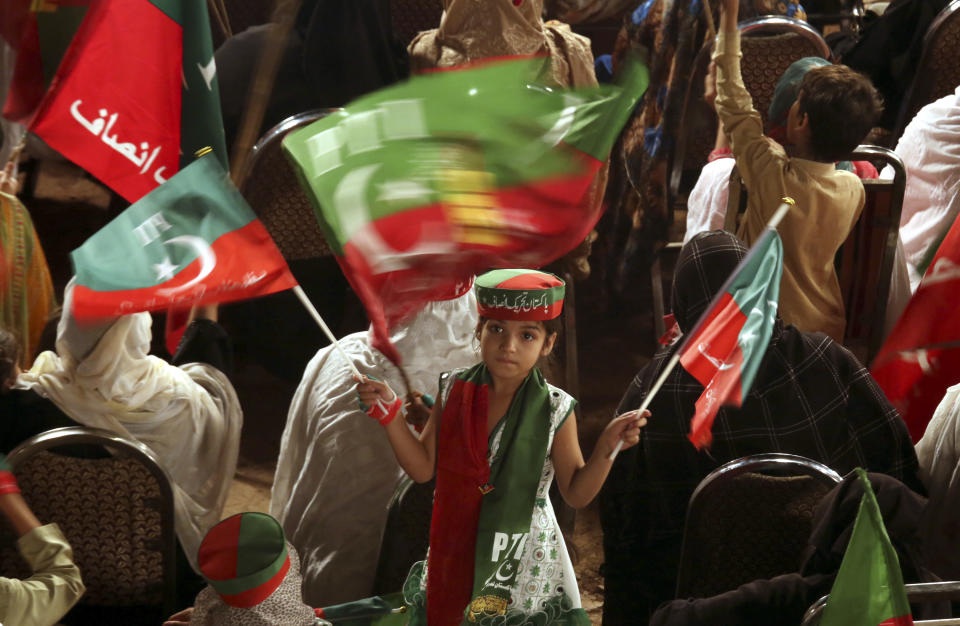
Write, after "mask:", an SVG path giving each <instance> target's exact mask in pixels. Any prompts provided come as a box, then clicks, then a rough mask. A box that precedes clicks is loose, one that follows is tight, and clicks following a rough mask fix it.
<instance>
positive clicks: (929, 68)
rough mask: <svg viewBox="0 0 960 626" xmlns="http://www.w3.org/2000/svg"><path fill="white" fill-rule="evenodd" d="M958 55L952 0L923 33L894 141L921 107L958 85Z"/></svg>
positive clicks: (959, 13)
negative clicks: (919, 53)
mask: <svg viewBox="0 0 960 626" xmlns="http://www.w3.org/2000/svg"><path fill="white" fill-rule="evenodd" d="M958 56H960V0H953V1H952V2H950V3H949V4H947V5H946V6H945V7H944V8H943V9H941V10H940V13H938V14H937V17H936V18H934V20H933V22H931V23H930V27H929V28H928V29H927V33H926V35H924V38H923V52H922V53H921V55H920V62H919V63H918V64H917V68H916V72H915V73H914V77H913V82H912V83H911V84H910V89H909V90H908V91H907V94H906V97H905V98H904V101H903V104H902V105H901V108H900V113H899V115H898V117H897V125H896V128H895V129H894V135H893V137H894V141H896V140H897V139H899V138H900V136H901V135H902V134H903V130H904V129H905V128H906V127H907V124H909V123H910V120H912V119H913V117H914V116H915V115H916V114H917V112H918V111H919V110H920V109H922V108H923V107H924V106H925V105H927V104H930V103H931V102H933V101H935V100H939V99H940V98H942V97H943V96H946V95H949V94H951V93H953V92H954V90H955V89H956V88H957V85H960V64H958V63H957V62H956V59H957V58H958Z"/></svg>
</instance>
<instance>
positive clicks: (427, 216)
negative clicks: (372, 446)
mask: <svg viewBox="0 0 960 626" xmlns="http://www.w3.org/2000/svg"><path fill="white" fill-rule="evenodd" d="M543 63H544V59H542V58H532V59H531V58H524V59H509V60H494V61H487V62H484V63H482V64H479V65H472V66H468V67H465V68H462V69H454V70H452V71H441V72H433V73H429V74H424V75H419V76H415V77H413V78H411V79H410V80H408V81H406V82H404V83H401V84H398V85H394V86H391V87H388V88H385V89H382V90H380V91H377V92H375V93H372V94H369V95H367V96H364V97H362V98H360V99H359V100H356V101H355V102H353V103H351V104H349V105H348V106H347V107H346V108H345V109H343V110H341V111H338V112H336V113H334V114H331V115H329V116H328V117H325V118H324V119H322V120H319V121H317V122H315V123H314V124H311V125H310V126H308V127H306V128H304V129H301V130H298V131H294V132H292V133H290V134H289V135H288V136H287V137H286V138H285V139H284V142H283V148H284V151H285V152H286V154H287V156H288V157H289V158H290V160H291V161H292V163H293V165H294V169H295V170H296V171H297V174H298V176H299V179H300V182H301V184H302V185H303V187H304V189H306V191H307V195H308V196H310V198H311V200H312V202H313V204H314V208H315V209H316V213H317V217H318V219H319V221H320V226H321V228H322V229H323V230H324V233H325V234H326V236H327V240H328V243H329V244H330V248H331V249H332V250H333V251H334V253H335V254H336V255H337V259H338V260H339V262H340V264H341V267H342V268H343V270H344V273H345V274H346V276H347V278H348V279H349V280H350V282H351V284H352V285H353V288H354V290H355V291H356V292H357V294H358V295H359V297H360V299H361V300H362V301H363V303H364V305H365V307H366V310H367V313H368V316H369V318H370V320H371V322H372V323H373V328H374V337H375V339H374V345H375V346H376V347H377V348H378V349H380V350H381V351H382V352H384V354H386V355H387V356H388V357H389V358H390V359H391V360H393V361H394V362H399V361H400V355H399V354H398V353H397V352H396V350H394V349H393V347H392V345H390V343H389V340H388V337H387V328H389V327H390V326H393V325H394V324H396V323H397V322H399V321H400V320H402V319H405V318H406V317H408V316H409V315H411V314H412V313H414V312H416V311H417V310H419V309H420V308H421V307H422V306H423V304H424V303H425V302H427V301H429V300H431V299H434V298H436V297H438V296H439V295H440V294H443V293H447V292H449V291H450V290H451V288H452V286H453V285H455V284H457V283H460V282H462V281H464V280H468V279H469V278H470V277H471V276H472V275H473V274H475V273H480V272H482V271H484V270H486V269H489V268H491V267H540V266H542V265H544V264H546V263H549V262H550V261H553V260H554V259H556V258H558V257H560V256H562V255H563V254H565V253H567V252H568V251H570V250H571V249H573V248H574V247H575V246H576V245H578V244H579V243H580V242H581V241H583V239H584V237H585V236H586V235H587V234H588V233H589V232H590V230H591V229H592V228H593V226H594V224H595V223H596V221H597V219H599V217H600V213H601V207H600V206H599V202H592V201H591V199H592V196H591V195H590V194H589V188H590V185H591V183H592V182H593V181H594V179H595V177H596V175H597V172H598V171H600V169H601V168H602V166H603V164H604V162H605V161H606V159H607V156H608V154H609V152H610V148H611V147H612V145H613V143H614V141H615V140H616V138H617V135H618V134H619V132H620V129H621V128H622V127H623V125H624V123H626V120H627V118H628V117H629V115H630V113H631V111H632V110H633V107H634V104H635V102H636V101H637V99H638V98H639V97H640V95H642V94H643V91H644V90H645V89H646V84H647V72H646V68H645V67H643V66H642V65H641V64H639V63H637V64H635V65H633V66H632V69H631V70H630V71H629V72H627V76H626V80H625V81H624V84H623V85H622V86H619V87H613V86H606V87H597V88H589V89H578V90H575V91H567V90H561V89H555V88H549V87H545V86H543V85H540V84H538V83H537V82H536V78H535V76H536V75H537V73H538V72H539V70H541V69H542V66H543Z"/></svg>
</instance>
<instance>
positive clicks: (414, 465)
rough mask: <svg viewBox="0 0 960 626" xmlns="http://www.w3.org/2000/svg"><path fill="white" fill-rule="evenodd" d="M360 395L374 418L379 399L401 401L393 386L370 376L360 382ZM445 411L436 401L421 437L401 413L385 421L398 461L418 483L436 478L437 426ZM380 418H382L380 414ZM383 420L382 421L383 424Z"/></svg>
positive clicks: (363, 403) (358, 388)
mask: <svg viewBox="0 0 960 626" xmlns="http://www.w3.org/2000/svg"><path fill="white" fill-rule="evenodd" d="M357 396H358V399H359V401H360V403H361V405H362V406H361V408H362V409H363V410H365V411H367V412H368V415H370V416H371V417H377V416H375V415H372V414H371V411H372V409H370V407H373V406H374V405H375V404H376V403H377V401H378V400H379V401H380V402H382V403H383V404H384V405H391V404H392V403H394V402H396V401H398V400H399V397H398V396H397V394H395V393H394V392H393V390H392V389H391V388H390V386H389V385H387V384H386V383H384V382H381V381H379V380H373V379H371V378H367V377H364V379H363V380H362V381H357ZM442 410H443V409H442V403H440V402H436V403H435V404H434V405H433V409H432V410H431V412H430V418H429V419H428V420H427V424H426V426H424V427H423V432H421V433H420V437H419V438H417V436H416V435H414V434H413V433H412V432H410V429H409V428H408V427H407V423H406V421H405V420H404V419H402V418H401V417H399V416H397V415H394V416H393V417H391V418H389V420H387V423H386V424H384V430H385V431H386V433H387V439H388V440H389V441H390V447H392V448H393V453H394V455H395V456H396V457H397V462H398V463H400V467H402V468H403V471H405V472H406V473H407V475H408V476H410V478H412V479H413V480H415V481H416V482H418V483H425V482H427V481H428V480H430V479H431V478H433V474H434V472H435V470H436V455H437V428H439V424H440V413H441V411H442ZM377 419H380V418H379V417H377ZM383 421H384V420H381V423H383Z"/></svg>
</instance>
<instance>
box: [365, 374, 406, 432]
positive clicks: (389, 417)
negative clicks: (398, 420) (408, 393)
mask: <svg viewBox="0 0 960 626" xmlns="http://www.w3.org/2000/svg"><path fill="white" fill-rule="evenodd" d="M353 379H354V380H355V381H357V403H358V404H359V405H360V409H361V410H362V411H363V412H365V413H366V414H367V415H369V416H370V417H372V418H373V419H375V420H377V421H378V422H380V424H381V425H383V426H386V425H387V424H389V423H390V422H392V421H393V418H395V417H396V416H397V414H398V413H399V412H400V410H401V409H402V408H403V401H402V400H401V399H400V397H399V396H398V395H397V394H396V393H394V391H393V389H391V388H390V385H388V384H387V383H385V382H383V381H380V380H377V379H376V378H370V377H369V376H362V377H360V378H357V377H356V376H354V377H353Z"/></svg>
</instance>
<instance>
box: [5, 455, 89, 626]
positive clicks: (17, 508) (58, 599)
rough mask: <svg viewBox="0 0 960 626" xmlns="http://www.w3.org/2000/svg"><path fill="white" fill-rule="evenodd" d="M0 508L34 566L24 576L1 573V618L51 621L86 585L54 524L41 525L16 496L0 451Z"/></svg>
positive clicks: (38, 622) (23, 622)
mask: <svg viewBox="0 0 960 626" xmlns="http://www.w3.org/2000/svg"><path fill="white" fill-rule="evenodd" d="M0 513H2V514H3V516H4V517H5V518H6V519H7V521H9V522H10V524H11V526H13V529H14V530H15V531H16V533H17V535H19V536H20V538H19V539H18V540H17V548H18V549H19V550H20V554H21V555H22V556H23V558H24V560H25V561H26V562H27V564H28V565H29V566H30V569H31V570H32V571H33V575H32V576H30V578H27V579H25V580H18V579H14V578H0V622H2V623H5V624H20V625H21V626H30V625H34V624H35V625H37V626H40V625H46V624H53V623H55V622H56V621H57V620H59V619H60V618H61V617H63V616H64V615H65V614H66V612H67V611H69V610H70V607H72V606H73V605H74V604H75V603H76V602H77V600H79V599H80V596H81V595H83V592H84V591H85V590H86V588H85V587H84V585H83V581H82V580H81V579H80V570H79V569H78V568H77V566H76V564H75V563H74V562H73V550H72V549H71V548H70V544H69V543H67V540H66V538H65V537H64V536H63V534H62V533H61V532H60V528H59V527H58V526H57V525H56V524H48V525H46V526H41V525H40V521H39V520H38V519H37V517H36V516H35V515H34V514H33V511H31V510H30V507H29V506H27V503H26V501H24V499H23V497H22V496H21V495H20V489H19V487H17V483H16V479H15V478H14V477H13V474H12V473H11V472H10V469H9V466H8V465H7V463H6V458H5V457H3V455H0Z"/></svg>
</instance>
